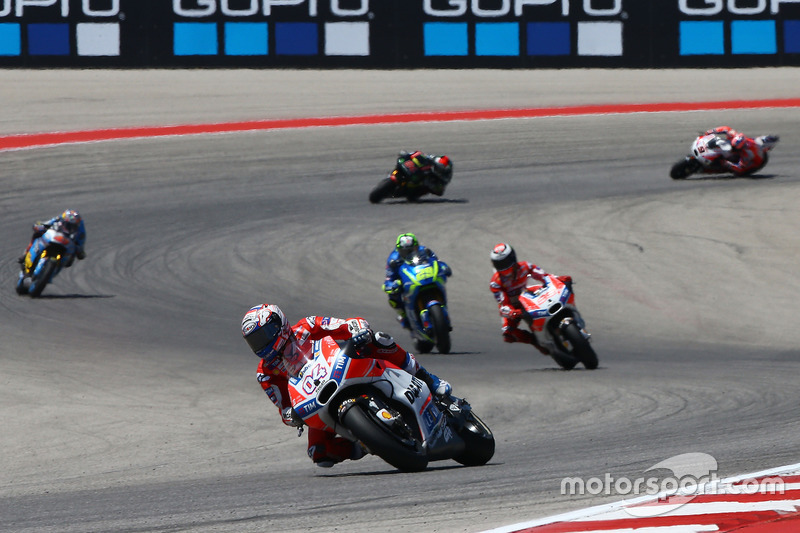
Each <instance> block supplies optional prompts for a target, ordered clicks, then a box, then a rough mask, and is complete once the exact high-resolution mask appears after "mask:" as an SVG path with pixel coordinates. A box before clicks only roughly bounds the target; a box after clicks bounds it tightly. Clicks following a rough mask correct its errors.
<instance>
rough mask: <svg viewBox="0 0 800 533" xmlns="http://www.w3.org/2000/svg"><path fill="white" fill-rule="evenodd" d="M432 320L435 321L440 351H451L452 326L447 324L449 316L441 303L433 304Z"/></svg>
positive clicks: (434, 328)
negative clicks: (445, 313) (446, 316)
mask: <svg viewBox="0 0 800 533" xmlns="http://www.w3.org/2000/svg"><path fill="white" fill-rule="evenodd" d="M429 311H430V314H431V322H433V334H434V335H435V337H436V347H437V348H438V349H439V353H450V327H449V326H448V325H447V318H445V315H444V309H442V306H441V305H433V306H431V308H430V310H429Z"/></svg>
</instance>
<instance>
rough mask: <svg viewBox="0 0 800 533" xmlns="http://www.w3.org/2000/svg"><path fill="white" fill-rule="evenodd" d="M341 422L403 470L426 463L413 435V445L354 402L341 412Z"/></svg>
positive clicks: (416, 468)
mask: <svg viewBox="0 0 800 533" xmlns="http://www.w3.org/2000/svg"><path fill="white" fill-rule="evenodd" d="M342 424H344V426H345V427H346V428H347V429H349V430H350V432H351V433H352V434H353V435H355V436H356V438H357V439H358V440H360V441H361V442H363V443H364V444H365V445H366V447H367V448H369V450H370V451H371V452H372V453H373V454H375V455H377V456H378V457H380V458H381V459H383V460H384V461H386V462H387V463H389V464H390V465H392V466H393V467H395V468H397V469H398V470H401V471H403V472H420V471H422V470H425V468H427V467H428V457H427V456H426V455H425V451H424V450H423V449H422V444H421V443H420V441H419V439H418V438H414V437H412V436H411V435H409V436H408V437H407V438H409V439H413V442H414V447H413V448H412V447H410V446H408V445H406V444H404V443H403V442H401V440H400V437H399V436H398V435H396V434H394V433H393V432H392V431H391V430H390V429H389V428H388V427H387V425H386V424H384V423H383V422H381V421H379V420H377V419H375V418H374V417H373V416H372V415H371V414H370V413H369V412H367V411H366V410H365V409H364V408H363V407H361V406H360V405H354V406H352V407H350V409H348V410H347V412H346V413H344V415H342Z"/></svg>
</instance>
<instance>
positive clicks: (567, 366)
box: [550, 352, 580, 370]
mask: <svg viewBox="0 0 800 533" xmlns="http://www.w3.org/2000/svg"><path fill="white" fill-rule="evenodd" d="M550 357H552V358H553V361H555V362H556V363H557V364H558V366H560V367H561V368H563V369H564V370H572V369H573V368H575V365H577V364H578V363H579V362H580V361H578V358H577V357H572V356H571V355H568V354H565V353H562V352H550Z"/></svg>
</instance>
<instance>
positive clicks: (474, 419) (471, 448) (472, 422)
mask: <svg viewBox="0 0 800 533" xmlns="http://www.w3.org/2000/svg"><path fill="white" fill-rule="evenodd" d="M465 418H466V420H465V424H464V427H463V428H461V430H460V431H459V432H458V436H459V437H461V438H462V439H464V443H465V444H466V447H465V448H464V452H463V453H462V454H461V455H458V456H456V457H453V459H454V460H455V461H456V462H458V463H461V464H462V465H464V466H482V465H485V464H486V463H488V462H489V460H490V459H491V458H492V457H493V456H494V435H493V434H492V430H490V429H489V426H487V425H486V424H484V423H483V420H481V419H480V418H478V415H476V414H475V413H473V412H471V411H470V412H468V413H467V414H466V417H465Z"/></svg>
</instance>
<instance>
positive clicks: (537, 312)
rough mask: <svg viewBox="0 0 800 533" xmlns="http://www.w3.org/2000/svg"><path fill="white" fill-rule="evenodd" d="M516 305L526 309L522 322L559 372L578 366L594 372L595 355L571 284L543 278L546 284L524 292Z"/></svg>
mask: <svg viewBox="0 0 800 533" xmlns="http://www.w3.org/2000/svg"><path fill="white" fill-rule="evenodd" d="M531 289H532V290H531ZM519 302H520V303H521V304H522V306H523V308H524V309H525V314H523V316H522V320H523V321H525V322H526V323H527V324H528V325H529V326H530V327H531V330H532V331H533V332H534V335H536V338H537V339H538V340H539V344H541V345H542V346H544V347H545V348H547V349H548V350H549V351H550V356H551V357H552V358H553V360H554V361H555V362H556V363H558V365H559V366H560V367H561V368H563V369H564V370H571V369H573V368H574V367H575V365H577V364H578V363H583V366H585V367H586V368H587V369H588V370H594V369H595V368H597V365H598V360H597V354H596V353H595V351H594V349H593V348H592V346H591V344H590V343H589V340H590V339H591V335H590V334H589V333H588V332H587V331H586V324H585V323H584V321H583V318H581V314H580V312H578V308H577V307H576V306H575V293H574V292H573V290H572V281H571V280H566V281H565V280H564V279H561V278H559V277H558V276H551V275H546V276H545V284H544V285H543V286H537V287H531V288H529V289H526V290H524V291H523V292H522V294H520V296H519Z"/></svg>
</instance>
